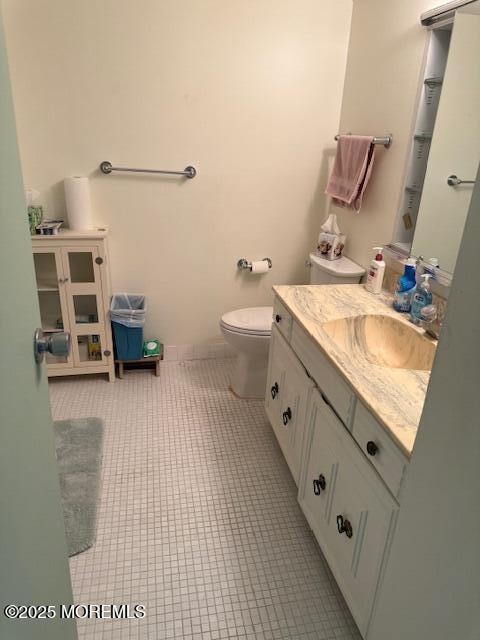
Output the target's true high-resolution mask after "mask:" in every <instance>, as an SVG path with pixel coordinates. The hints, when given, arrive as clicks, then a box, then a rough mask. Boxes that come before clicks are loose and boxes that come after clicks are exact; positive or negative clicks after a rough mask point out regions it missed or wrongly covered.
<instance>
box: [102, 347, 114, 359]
mask: <svg viewBox="0 0 480 640" xmlns="http://www.w3.org/2000/svg"><path fill="white" fill-rule="evenodd" d="M103 355H104V356H105V357H106V358H108V356H111V355H112V352H111V351H110V349H105V351H104V352H103Z"/></svg>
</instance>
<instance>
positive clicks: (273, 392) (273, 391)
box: [270, 382, 278, 400]
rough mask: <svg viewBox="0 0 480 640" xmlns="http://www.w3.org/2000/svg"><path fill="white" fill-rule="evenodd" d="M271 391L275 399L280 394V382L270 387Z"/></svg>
mask: <svg viewBox="0 0 480 640" xmlns="http://www.w3.org/2000/svg"><path fill="white" fill-rule="evenodd" d="M270 393H271V394H272V398H273V400H275V398H276V397H277V395H278V382H275V384H274V385H273V387H272V388H271V389H270Z"/></svg>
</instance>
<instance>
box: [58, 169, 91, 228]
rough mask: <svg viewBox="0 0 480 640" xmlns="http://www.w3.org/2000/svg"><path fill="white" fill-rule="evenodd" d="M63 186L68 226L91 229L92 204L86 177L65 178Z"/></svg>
mask: <svg viewBox="0 0 480 640" xmlns="http://www.w3.org/2000/svg"><path fill="white" fill-rule="evenodd" d="M64 186H65V202H66V205H67V216H68V226H69V227H70V229H74V230H76V231H82V230H85V229H92V228H93V219H92V205H91V202H90V183H89V180H88V178H85V177H84V176H73V177H72V178H65V180H64Z"/></svg>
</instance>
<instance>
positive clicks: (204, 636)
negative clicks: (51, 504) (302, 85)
mask: <svg viewBox="0 0 480 640" xmlns="http://www.w3.org/2000/svg"><path fill="white" fill-rule="evenodd" d="M232 364H233V361H232V360H230V359H219V360H193V361H186V362H163V363H162V366H161V376H160V377H159V378H156V377H154V376H153V375H152V374H151V373H150V372H148V371H133V372H127V373H126V375H125V379H124V380H122V381H120V380H117V381H116V382H115V383H114V384H109V383H108V382H107V381H105V380H104V379H102V378H100V377H96V376H93V377H87V376H85V377H78V378H72V379H69V380H68V379H59V378H57V379H56V380H53V381H52V382H51V384H50V393H51V402H52V410H53V414H54V418H56V419H63V418H75V417H87V416H97V417H100V418H102V419H103V420H104V421H105V441H104V457H103V469H102V476H103V477H102V493H101V503H100V506H99V514H98V530H97V541H96V543H95V545H94V546H93V547H92V548H91V549H89V550H88V551H86V552H85V553H82V554H80V555H78V556H76V557H74V558H72V559H71V561H70V566H71V572H72V582H73V590H74V596H75V601H76V602H77V603H82V604H87V603H90V604H92V603H95V604H96V603H107V604H112V603H114V604H121V603H126V604H131V605H134V604H143V605H145V608H146V616H145V617H144V618H143V619H139V620H95V619H93V620H80V621H79V623H78V630H79V637H80V638H81V639H82V640H91V639H95V640H97V639H102V640H103V639H105V640H106V639H110V638H111V639H115V640H123V639H129V640H134V639H135V640H137V639H144V638H148V639H152V640H163V639H164V638H173V639H175V640H215V639H223V638H243V639H253V638H265V639H269V638H270V639H289V640H293V639H296V638H299V639H300V638H302V639H307V638H308V639H312V640H313V639H316V640H330V639H331V640H333V639H335V640H358V639H359V638H360V636H359V634H358V631H357V629H356V627H355V624H354V623H353V620H352V618H351V615H350V613H349V611H348V609H347V607H346V605H345V602H344V600H343V598H342V596H341V594H340V592H339V590H338V587H337V585H336V583H335V581H334V579H333V577H332V575H331V573H330V571H329V569H328V567H327V565H326V563H325V561H324V559H323V557H322V554H321V552H320V550H319V548H318V546H317V544H316V542H315V540H314V538H313V536H312V534H311V532H310V530H309V528H308V525H307V523H306V521H305V519H304V517H303V515H302V513H301V511H300V508H299V506H298V504H297V500H296V486H295V484H294V482H293V480H292V478H291V476H290V472H289V470H288V467H287V465H286V463H285V461H284V459H283V456H282V454H281V451H280V449H279V447H278V446H277V443H276V440H275V436H274V435H273V432H272V430H271V428H270V426H269V424H268V422H267V419H266V416H265V413H264V409H263V403H262V401H257V400H254V401H252V400H240V399H237V398H235V397H234V396H233V395H232V394H231V392H230V391H229V390H228V379H229V374H230V371H231V368H232Z"/></svg>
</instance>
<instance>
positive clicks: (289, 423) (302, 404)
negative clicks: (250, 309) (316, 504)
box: [265, 326, 314, 484]
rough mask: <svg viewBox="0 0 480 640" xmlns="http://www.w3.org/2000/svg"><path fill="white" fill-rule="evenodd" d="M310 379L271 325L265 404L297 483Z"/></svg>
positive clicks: (312, 384) (311, 386)
mask: <svg viewBox="0 0 480 640" xmlns="http://www.w3.org/2000/svg"><path fill="white" fill-rule="evenodd" d="M313 387H314V383H313V381H312V380H311V379H310V378H309V377H308V376H307V374H306V372H305V369H304V368H303V367H302V365H301V364H300V362H299V361H298V359H297V358H296V356H295V354H294V353H293V351H292V350H291V349H290V347H289V346H288V343H287V342H286V341H285V339H284V338H283V337H282V334H281V333H280V331H279V330H278V329H277V328H276V326H273V327H272V337H271V342H270V358H269V367H268V374H267V393H266V402H265V408H266V411H267V415H268V417H269V420H270V423H271V425H272V427H273V430H274V432H275V435H276V437H277V440H278V443H279V445H280V447H281V449H282V452H283V455H284V456H285V459H286V461H287V463H288V466H289V467H290V471H291V473H292V476H293V478H294V480H295V482H296V483H297V484H298V477H299V470H300V460H301V456H302V444H303V434H304V427H305V417H306V411H307V403H308V400H309V397H310V392H311V390H312V389H313Z"/></svg>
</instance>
